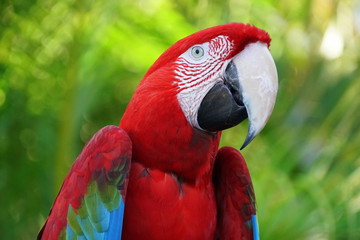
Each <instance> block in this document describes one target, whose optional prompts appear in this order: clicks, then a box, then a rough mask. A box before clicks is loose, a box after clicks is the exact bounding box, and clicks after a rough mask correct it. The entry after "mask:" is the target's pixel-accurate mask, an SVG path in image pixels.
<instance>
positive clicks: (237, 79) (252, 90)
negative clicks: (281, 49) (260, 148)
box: [198, 42, 278, 149]
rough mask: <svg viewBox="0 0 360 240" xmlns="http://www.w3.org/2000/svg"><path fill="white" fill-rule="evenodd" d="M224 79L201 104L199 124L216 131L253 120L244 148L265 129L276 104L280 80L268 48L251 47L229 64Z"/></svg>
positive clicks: (262, 44) (260, 44) (208, 129)
mask: <svg viewBox="0 0 360 240" xmlns="http://www.w3.org/2000/svg"><path fill="white" fill-rule="evenodd" d="M223 78H224V81H223V82H217V83H216V84H215V85H214V86H213V87H212V88H211V89H210V91H209V92H208V93H207V94H206V96H205V97H204V99H203V101H202V102H201V104H200V108H199V111H198V124H199V126H200V127H201V128H202V129H203V130H207V131H211V132H215V131H221V130H224V129H227V128H230V127H233V126H235V125H237V124H239V123H240V122H242V121H243V120H245V119H246V118H249V128H248V134H247V137H246V139H245V141H244V144H243V145H242V147H241V149H243V148H244V147H246V146H247V145H248V144H249V143H250V142H251V141H252V140H253V139H254V138H255V137H256V135H257V134H259V132H260V131H261V130H262V129H263V128H264V127H265V125H266V123H267V121H268V119H269V118H270V115H271V113H272V110H273V108H274V105H275V100H276V93H277V88H278V78H277V72H276V67H275V63H274V60H273V58H272V56H271V54H270V52H269V50H268V47H267V45H266V44H264V43H262V42H256V43H251V44H249V45H247V46H246V47H245V48H244V49H243V50H242V51H241V52H240V53H238V54H237V55H235V56H234V57H233V58H232V59H231V61H230V62H229V63H228V66H227V68H226V70H225V72H224V77H223Z"/></svg>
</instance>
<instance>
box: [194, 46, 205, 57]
mask: <svg viewBox="0 0 360 240" xmlns="http://www.w3.org/2000/svg"><path fill="white" fill-rule="evenodd" d="M191 56H192V57H193V58H195V59H199V58H201V57H202V56H204V49H203V48H202V47H200V46H195V47H193V48H192V49H191Z"/></svg>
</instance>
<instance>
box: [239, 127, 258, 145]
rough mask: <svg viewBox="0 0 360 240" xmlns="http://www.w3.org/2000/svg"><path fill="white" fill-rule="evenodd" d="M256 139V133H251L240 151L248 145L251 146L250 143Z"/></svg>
mask: <svg viewBox="0 0 360 240" xmlns="http://www.w3.org/2000/svg"><path fill="white" fill-rule="evenodd" d="M255 137H256V134H255V132H254V131H250V130H249V133H248V135H247V136H246V139H245V141H244V143H243V145H242V146H241V148H240V150H243V149H244V148H245V147H246V146H247V145H249V143H250V142H251V141H252V140H253V139H254V138H255Z"/></svg>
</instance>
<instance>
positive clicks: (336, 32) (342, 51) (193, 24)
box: [0, 0, 360, 239]
mask: <svg viewBox="0 0 360 240" xmlns="http://www.w3.org/2000/svg"><path fill="white" fill-rule="evenodd" d="M228 22H244V23H251V24H254V25H256V26H258V27H260V28H263V29H265V30H267V31H268V32H269V33H270V35H271V36H272V38H273V41H272V45H271V52H272V54H273V56H274V58H275V61H276V64H277V67H278V73H279V81H280V86H279V94H278V99H277V104H276V107H275V109H274V112H273V115H272V117H271V119H270V121H269V123H268V125H267V127H266V128H265V129H264V131H263V132H262V133H261V134H260V135H259V136H258V137H257V138H256V139H255V140H254V141H253V142H252V143H251V144H250V146H248V147H247V148H246V149H245V150H244V151H243V154H244V156H245V158H246V159H247V161H248V165H249V168H250V171H251V174H252V177H253V181H254V186H255V191H256V194H257V205H258V216H259V222H260V230H261V236H262V239H360V168H359V166H360V154H359V149H360V147H359V145H360V131H359V128H360V124H359V120H360V114H359V112H360V97H359V95H358V94H359V91H360V75H359V72H360V70H359V67H358V66H359V61H360V57H359V56H360V44H359V43H360V41H359V33H360V3H359V2H358V1H356V0H341V1H340V0H313V1H310V0H305V1H292V0H278V1H275V0H274V1H271V0H252V1H246V0H213V1H211V0H199V1H195V0H173V1H166V0H158V1H150V0H148V1H147V0H107V1H95V0H87V1H85V0H62V1H55V0H37V1H28V0H18V1H11V0H2V1H1V3H0V206H1V209H2V210H1V211H0V233H1V235H0V236H1V239H34V238H35V235H36V234H37V232H38V230H39V229H40V227H41V225H42V224H43V222H44V220H45V218H46V216H47V214H48V211H49V209H50V207H51V205H52V203H53V200H54V198H55V196H56V194H57V192H58V190H59V188H60V185H61V183H62V180H63V178H64V176H65V175H66V173H67V171H68V170H69V168H70V166H71V164H72V162H73V161H74V160H75V158H76V156H77V155H78V154H79V152H80V151H81V148H82V147H83V145H84V143H85V142H86V141H87V140H88V139H89V138H90V137H91V136H92V134H93V133H95V132H96V131H97V130H98V129H100V128H101V127H103V126H105V125H109V124H114V125H117V124H118V122H119V120H120V118H121V116H122V113H123V112H124V110H125V108H126V105H127V103H128V101H129V99H130V97H131V95H132V93H133V91H134V89H135V88H136V86H137V84H138V82H139V81H140V79H141V78H142V76H143V75H144V73H145V72H146V70H147V69H148V68H149V67H150V66H151V64H152V63H153V62H154V61H155V60H156V58H157V57H158V56H159V55H160V54H161V53H162V52H163V51H164V50H165V49H166V48H168V47H169V46H170V45H172V44H173V43H174V42H175V41H177V40H179V39H180V38H183V37H185V36H187V35H189V34H191V33H193V32H196V31H198V30H200V29H203V28H206V27H210V26H214V25H219V24H224V23H228ZM246 130H247V126H246V124H241V125H240V126H238V127H236V128H234V129H231V130H227V131H225V132H224V134H223V140H222V144H223V145H231V146H234V147H240V146H241V144H242V141H243V140H244V138H245V135H246Z"/></svg>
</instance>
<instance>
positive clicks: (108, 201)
mask: <svg viewBox="0 0 360 240" xmlns="http://www.w3.org/2000/svg"><path fill="white" fill-rule="evenodd" d="M270 41H271V39H270V37H269V35H268V34H267V33H266V32H265V31H263V30H260V29H258V28H256V27H254V26H251V25H244V24H240V23H231V24H226V25H221V26H216V27H212V28H208V29H205V30H202V31H200V32H197V33H194V34H192V35H190V36H188V37H186V38H184V39H182V40H180V41H178V42H176V43H175V44H174V45H173V46H171V47H170V48H169V49H168V50H166V51H165V52H164V53H163V54H162V55H161V56H160V57H159V58H158V60H157V61H156V62H155V63H154V64H153V65H152V66H151V68H150V69H149V70H148V72H147V73H146V75H145V76H144V78H143V80H142V81H141V82H140V84H139V86H138V88H137V89H136V91H135V93H134V96H133V97H132V99H131V101H130V103H129V105H128V107H127V109H126V111H125V113H124V115H123V117H122V119H121V122H120V126H119V127H116V126H107V127H104V128H103V129H101V130H100V131H99V132H97V133H96V134H95V135H94V137H93V138H92V139H91V140H90V141H89V142H88V143H87V144H86V146H85V147H84V149H83V151H82V153H81V154H80V156H79V157H78V158H77V160H76V162H75V163H74V165H73V167H72V168H71V170H70V172H69V174H68V175H67V177H66V179H65V181H64V183H63V186H62V188H61V190H60V192H59V195H58V196H57V198H56V200H55V203H54V206H53V208H52V210H51V212H50V215H49V217H48V219H47V221H46V223H45V225H44V227H43V228H42V230H41V232H40V233H39V236H38V238H39V239H58V238H63V239H65V238H66V239H120V238H122V239H258V237H259V236H258V229H257V220H256V215H255V211H256V210H255V196H254V191H253V186H252V182H251V178H250V175H249V172H248V169H247V166H246V163H245V160H244V158H243V157H242V155H241V154H240V152H239V151H238V150H236V149H235V148H231V147H223V148H221V149H220V150H219V149H218V146H219V140H220V135H221V131H222V130H224V129H227V128H230V127H233V126H235V125H237V124H239V123H240V122H241V121H243V120H244V119H246V118H248V119H249V130H248V135H247V137H246V140H245V142H244V144H243V147H245V146H246V145H247V144H248V143H249V142H250V141H251V140H252V139H253V138H254V137H255V136H256V135H257V134H258V133H259V132H260V131H261V130H262V129H263V127H264V126H265V124H266V122H267V121H268V119H269V117H270V115H271V112H272V110H273V107H274V104H275V99H276V93H277V87H278V82H277V72H276V67H275V64H274V61H273V58H272V57H271V55H270V52H269V50H268V47H269V45H270ZM125 202H126V205H125ZM123 219H124V220H123Z"/></svg>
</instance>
